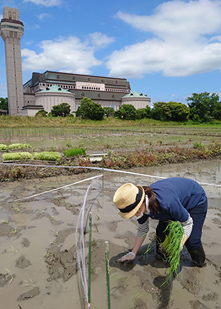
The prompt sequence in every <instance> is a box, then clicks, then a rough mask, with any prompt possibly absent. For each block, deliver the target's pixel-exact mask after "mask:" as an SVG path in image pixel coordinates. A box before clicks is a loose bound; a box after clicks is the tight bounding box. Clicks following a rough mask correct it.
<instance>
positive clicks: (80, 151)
mask: <svg viewBox="0 0 221 309" xmlns="http://www.w3.org/2000/svg"><path fill="white" fill-rule="evenodd" d="M64 155H65V156H66V157H75V156H81V155H86V151H85V149H84V148H72V149H66V150H64Z"/></svg>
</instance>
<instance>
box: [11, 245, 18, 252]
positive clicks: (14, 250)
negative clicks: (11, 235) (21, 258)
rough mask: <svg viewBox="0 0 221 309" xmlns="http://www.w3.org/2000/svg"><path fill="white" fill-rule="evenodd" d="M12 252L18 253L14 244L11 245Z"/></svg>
mask: <svg viewBox="0 0 221 309" xmlns="http://www.w3.org/2000/svg"><path fill="white" fill-rule="evenodd" d="M11 252H12V253H13V254H16V253H17V250H16V249H15V248H14V247H13V246H11Z"/></svg>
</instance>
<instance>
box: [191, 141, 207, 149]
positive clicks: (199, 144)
mask: <svg viewBox="0 0 221 309" xmlns="http://www.w3.org/2000/svg"><path fill="white" fill-rule="evenodd" d="M193 147H194V148H199V149H203V147H204V144H203V143H202V142H195V143H194V144H193Z"/></svg>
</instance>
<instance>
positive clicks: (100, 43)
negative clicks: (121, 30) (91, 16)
mask: <svg viewBox="0 0 221 309" xmlns="http://www.w3.org/2000/svg"><path fill="white" fill-rule="evenodd" d="M114 41H115V39H114V38H112V37H108V36H107V35H106V34H103V33H101V32H94V33H91V34H89V36H88V42H89V43H90V44H91V45H92V46H94V47H95V48H99V49H100V48H104V47H106V46H108V45H109V44H110V43H112V42H114Z"/></svg>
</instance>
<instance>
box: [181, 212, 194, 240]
mask: <svg viewBox="0 0 221 309" xmlns="http://www.w3.org/2000/svg"><path fill="white" fill-rule="evenodd" d="M180 224H181V225H182V227H183V229H184V234H185V235H187V236H188V237H190V234H191V232H192V229H193V219H192V218H191V216H190V215H189V218H188V219H187V220H186V221H185V222H180Z"/></svg>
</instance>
